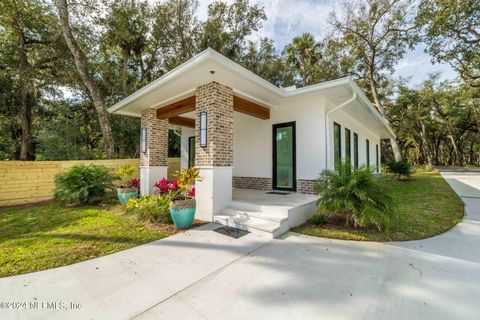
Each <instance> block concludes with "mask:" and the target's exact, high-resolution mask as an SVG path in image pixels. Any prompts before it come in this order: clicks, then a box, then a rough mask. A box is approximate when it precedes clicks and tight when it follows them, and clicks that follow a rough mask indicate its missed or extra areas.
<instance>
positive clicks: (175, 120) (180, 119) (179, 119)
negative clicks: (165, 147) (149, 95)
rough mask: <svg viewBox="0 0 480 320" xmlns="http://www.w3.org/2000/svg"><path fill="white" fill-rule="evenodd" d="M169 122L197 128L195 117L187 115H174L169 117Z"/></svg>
mask: <svg viewBox="0 0 480 320" xmlns="http://www.w3.org/2000/svg"><path fill="white" fill-rule="evenodd" d="M168 123H169V124H174V125H177V126H182V127H188V128H194V129H195V119H191V118H186V117H179V116H176V117H172V118H170V119H168Z"/></svg>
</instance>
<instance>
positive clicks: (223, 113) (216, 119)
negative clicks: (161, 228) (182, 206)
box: [195, 82, 233, 221]
mask: <svg viewBox="0 0 480 320" xmlns="http://www.w3.org/2000/svg"><path fill="white" fill-rule="evenodd" d="M201 112H207V146H206V147H200V113H201ZM195 113H196V121H195V123H196V130H195V165H196V166H197V167H199V169H200V176H201V177H202V178H203V180H202V181H201V182H198V183H197V184H196V189H197V192H196V199H197V218H199V219H202V220H205V221H212V219H213V215H214V214H216V213H218V212H220V211H221V210H222V209H223V208H224V207H226V206H227V205H228V204H229V203H230V201H231V200H232V170H233V90H232V89H231V88H229V87H227V86H224V85H222V84H219V83H217V82H211V83H208V84H205V85H202V86H200V87H198V88H197V90H196V106H195Z"/></svg>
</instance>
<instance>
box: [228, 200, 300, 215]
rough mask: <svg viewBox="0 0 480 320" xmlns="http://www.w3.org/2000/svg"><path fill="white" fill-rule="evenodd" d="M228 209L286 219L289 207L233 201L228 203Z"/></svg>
mask: <svg viewBox="0 0 480 320" xmlns="http://www.w3.org/2000/svg"><path fill="white" fill-rule="evenodd" d="M229 208H232V209H236V210H243V211H250V212H261V213H262V214H267V215H268V214H269V215H274V216H284V217H288V210H290V209H291V207H287V206H280V205H261V204H255V203H249V202H244V201H236V200H233V201H231V202H230V205H229Z"/></svg>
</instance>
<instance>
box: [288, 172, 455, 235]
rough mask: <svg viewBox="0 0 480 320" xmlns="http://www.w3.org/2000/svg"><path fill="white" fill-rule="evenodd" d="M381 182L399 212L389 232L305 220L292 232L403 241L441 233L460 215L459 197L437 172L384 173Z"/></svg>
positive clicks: (453, 224) (453, 223)
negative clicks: (398, 176) (404, 176)
mask: <svg viewBox="0 0 480 320" xmlns="http://www.w3.org/2000/svg"><path fill="white" fill-rule="evenodd" d="M381 182H382V183H385V184H386V185H388V186H389V189H390V190H391V193H392V195H393V196H394V197H395V198H396V200H397V202H398V209H399V213H400V218H399V221H398V224H397V225H396V226H395V227H394V229H393V230H392V231H391V232H390V233H388V234H387V233H384V232H380V231H378V230H376V229H368V230H366V229H363V230H355V229H352V228H346V227H343V226H340V225H334V224H331V223H327V224H326V225H324V226H321V227H317V226H315V225H312V224H309V223H308V222H307V223H305V224H303V225H301V226H299V227H296V228H294V229H292V231H294V232H298V233H303V234H306V235H310V236H317V237H325V238H334V239H344V240H361V241H404V240H414V239H423V238H428V237H431V236H434V235H437V234H440V233H443V232H445V231H447V230H448V229H450V228H452V227H453V226H455V225H456V224H457V223H458V222H460V220H461V219H462V217H463V202H462V200H461V199H460V198H459V197H458V196H457V194H456V193H455V192H454V191H453V190H452V189H451V188H450V186H449V185H448V184H447V182H446V181H445V180H444V179H443V178H442V177H441V175H440V173H438V172H416V173H415V174H414V175H412V176H411V178H410V179H409V180H400V181H399V180H397V179H396V178H394V177H393V176H392V175H385V176H383V177H382V178H381Z"/></svg>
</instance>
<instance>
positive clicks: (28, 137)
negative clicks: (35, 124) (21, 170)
mask: <svg viewBox="0 0 480 320" xmlns="http://www.w3.org/2000/svg"><path fill="white" fill-rule="evenodd" d="M18 40H19V43H18V44H19V58H20V62H19V65H18V69H19V80H20V81H19V82H20V116H21V128H22V138H21V144H20V160H33V158H34V157H33V152H32V106H31V92H30V81H29V69H30V65H29V63H28V59H27V53H26V48H25V39H24V37H23V33H22V31H21V30H19V34H18Z"/></svg>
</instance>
